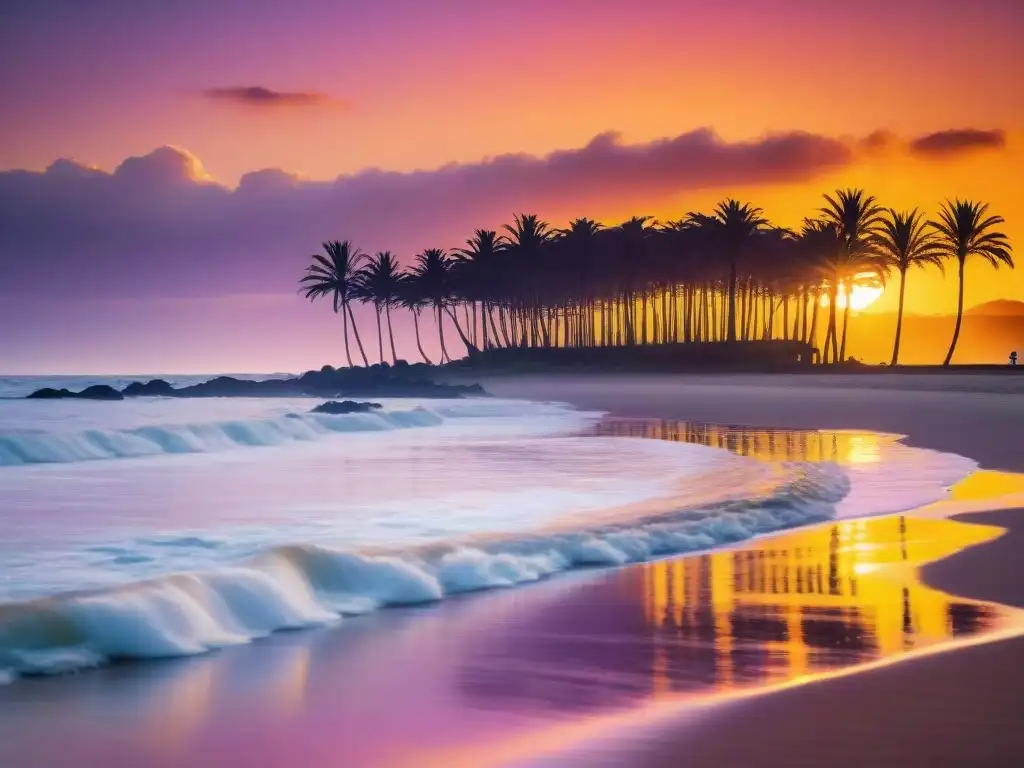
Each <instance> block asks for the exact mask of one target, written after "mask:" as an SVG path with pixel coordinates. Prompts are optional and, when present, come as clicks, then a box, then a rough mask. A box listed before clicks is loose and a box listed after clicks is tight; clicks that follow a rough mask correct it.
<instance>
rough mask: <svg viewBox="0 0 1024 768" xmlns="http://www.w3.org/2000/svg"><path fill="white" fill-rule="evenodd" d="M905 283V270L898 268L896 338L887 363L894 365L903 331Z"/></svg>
mask: <svg viewBox="0 0 1024 768" xmlns="http://www.w3.org/2000/svg"><path fill="white" fill-rule="evenodd" d="M906 284H907V272H906V270H904V269H901V270H900V304H899V307H898V308H897V309H896V339H895V340H894V341H893V345H892V360H890V361H889V365H896V364H897V363H898V362H899V359H900V333H901V332H902V331H903V289H904V288H905V287H906Z"/></svg>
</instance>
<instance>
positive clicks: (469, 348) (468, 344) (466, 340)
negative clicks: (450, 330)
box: [444, 307, 476, 353]
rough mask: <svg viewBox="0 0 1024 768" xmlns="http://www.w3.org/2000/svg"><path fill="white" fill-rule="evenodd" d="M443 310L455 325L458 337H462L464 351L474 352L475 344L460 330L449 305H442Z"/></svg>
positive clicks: (456, 318) (457, 319)
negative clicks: (464, 346)
mask: <svg viewBox="0 0 1024 768" xmlns="http://www.w3.org/2000/svg"><path fill="white" fill-rule="evenodd" d="M444 311H445V312H447V313H448V316H449V317H451V319H452V323H453V324H454V325H455V332H456V333H457V334H459V338H460V339H462V343H463V344H465V345H466V351H467V352H469V353H473V352H476V345H475V344H474V343H473V342H472V341H470V340H469V337H468V336H467V335H466V334H465V333H463V332H462V328H461V327H460V326H459V318H458V316H457V315H456V314H455V313H454V312H452V310H451V308H450V307H444Z"/></svg>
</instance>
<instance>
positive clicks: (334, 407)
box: [310, 400, 384, 416]
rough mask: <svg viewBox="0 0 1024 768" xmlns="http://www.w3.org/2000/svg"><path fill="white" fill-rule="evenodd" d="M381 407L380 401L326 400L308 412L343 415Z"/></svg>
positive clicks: (368, 411)
mask: <svg viewBox="0 0 1024 768" xmlns="http://www.w3.org/2000/svg"><path fill="white" fill-rule="evenodd" d="M383 407H384V406H382V405H381V404H380V403H359V402H356V401H355V400H342V401H341V402H338V401H336V400H328V401H327V402H326V403H321V404H320V405H318V406H316V407H315V408H313V410H311V411H310V413H327V414H330V415H331V416H343V415H345V414H349V413H371V412H372V411H376V410H378V409H380V408H383Z"/></svg>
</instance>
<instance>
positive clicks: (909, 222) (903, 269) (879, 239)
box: [875, 208, 943, 365]
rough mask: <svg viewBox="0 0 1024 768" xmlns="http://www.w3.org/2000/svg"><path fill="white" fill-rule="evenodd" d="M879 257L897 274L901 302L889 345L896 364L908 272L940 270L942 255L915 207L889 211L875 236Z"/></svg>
mask: <svg viewBox="0 0 1024 768" xmlns="http://www.w3.org/2000/svg"><path fill="white" fill-rule="evenodd" d="M875 241H876V245H877V248H878V251H879V254H880V255H881V256H882V257H883V258H884V259H885V260H886V261H887V262H888V265H889V267H890V269H895V270H897V271H898V272H899V273H900V300H899V307H898V308H897V310H896V337H895V339H894V341H893V345H892V360H891V361H890V362H889V365H896V364H897V363H898V362H899V358H900V336H901V334H902V331H903V292H904V290H905V289H906V284H907V270H909V269H910V268H911V267H921V268H924V267H926V266H928V265H932V266H935V267H938V268H939V269H940V270H941V269H942V258H943V256H942V252H941V251H940V250H939V248H938V245H937V244H936V242H935V234H934V232H932V231H930V229H929V227H928V224H927V223H926V222H925V220H924V217H923V216H922V214H921V213H919V212H918V210H917V208H915V209H914V210H912V211H909V212H904V213H900V212H898V211H894V210H893V209H892V208H890V209H889V210H888V212H887V215H886V216H885V217H884V218H883V219H882V221H881V224H880V225H879V227H878V232H877V233H876V235H875Z"/></svg>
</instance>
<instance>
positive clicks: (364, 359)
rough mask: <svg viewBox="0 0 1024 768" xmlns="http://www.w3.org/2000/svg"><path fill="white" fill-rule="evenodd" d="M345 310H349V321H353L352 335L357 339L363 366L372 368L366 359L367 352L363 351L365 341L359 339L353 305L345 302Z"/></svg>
mask: <svg viewBox="0 0 1024 768" xmlns="http://www.w3.org/2000/svg"><path fill="white" fill-rule="evenodd" d="M344 308H345V309H347V310H348V319H349V320H351V321H352V333H353V334H354V335H355V337H356V346H357V347H359V355H360V356H361V357H362V358H363V365H364V366H365V367H366V368H369V367H370V361H369V360H367V359H366V350H364V349H363V340H362V339H360V338H359V327H358V326H357V325H356V316H355V315H353V314H352V305H351V304H349V303H348V302H345V307H344Z"/></svg>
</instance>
